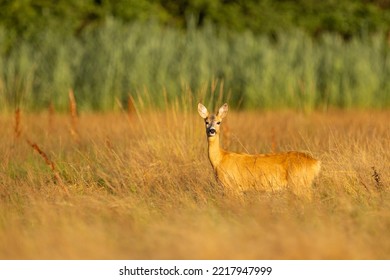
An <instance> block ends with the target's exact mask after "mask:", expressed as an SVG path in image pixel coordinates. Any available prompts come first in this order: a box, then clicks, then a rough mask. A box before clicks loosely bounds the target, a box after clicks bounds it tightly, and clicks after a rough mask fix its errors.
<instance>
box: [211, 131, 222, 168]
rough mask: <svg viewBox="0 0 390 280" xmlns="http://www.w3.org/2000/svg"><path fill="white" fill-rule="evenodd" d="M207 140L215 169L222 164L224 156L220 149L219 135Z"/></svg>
mask: <svg viewBox="0 0 390 280" xmlns="http://www.w3.org/2000/svg"><path fill="white" fill-rule="evenodd" d="M207 140H208V143H209V159H210V162H211V165H212V166H213V168H214V169H215V168H217V166H218V165H219V163H220V162H221V160H222V156H223V151H222V149H221V148H220V147H219V136H218V134H217V135H215V136H214V137H209V138H208V139H207Z"/></svg>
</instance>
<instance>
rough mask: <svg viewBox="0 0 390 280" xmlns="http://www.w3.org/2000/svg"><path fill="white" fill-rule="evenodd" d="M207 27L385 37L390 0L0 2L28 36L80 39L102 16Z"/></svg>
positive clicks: (6, 22) (9, 24)
mask: <svg viewBox="0 0 390 280" xmlns="http://www.w3.org/2000/svg"><path fill="white" fill-rule="evenodd" d="M192 16H194V17H195V18H196V25H197V26H202V25H204V24H205V23H212V24H213V25H214V26H217V27H218V28H225V29H228V30H233V31H244V30H251V31H252V32H254V33H267V34H271V35H272V34H274V33H275V32H280V31H286V30H291V29H296V28H298V29H301V30H304V31H306V32H308V33H310V34H312V35H315V36H317V35H318V34H320V33H323V32H336V33H339V34H342V35H343V36H345V37H351V36H355V35H361V34H362V33H373V32H381V31H384V32H388V31H389V27H390V0H342V1H336V0H322V1H318V0H84V1H78V0H52V1H50V0H13V1H12V0H0V25H2V26H3V27H5V28H6V29H7V30H12V31H13V32H14V33H16V34H19V35H20V34H23V35H24V36H30V35H31V34H33V33H36V32H39V31H40V30H42V29H46V28H47V27H50V28H53V29H55V30H57V31H58V32H62V33H75V34H80V33H81V32H83V31H84V30H86V29H90V28H93V27H96V26H99V25H100V24H101V22H102V21H104V19H106V18H107V17H114V18H115V19H117V20H119V21H122V22H133V21H150V20H154V21H157V22H158V23H161V24H165V25H169V26H171V27H180V28H185V27H186V26H187V23H188V18H189V17H192Z"/></svg>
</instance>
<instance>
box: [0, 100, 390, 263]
mask: <svg viewBox="0 0 390 280" xmlns="http://www.w3.org/2000/svg"><path fill="white" fill-rule="evenodd" d="M180 106H181V104H180V103H177V105H176V107H175V105H172V108H171V109H169V110H167V111H165V112H143V113H140V112H137V114H136V115H133V116H132V117H131V118H129V117H128V115H127V112H125V111H124V112H123V113H122V114H104V115H98V114H95V115H87V114H82V115H81V116H79V118H78V133H79V141H77V142H75V141H73V138H72V135H71V134H70V133H69V131H68V129H67V128H68V125H69V116H65V115H59V114H56V117H55V118H54V119H53V120H52V127H51V128H50V130H49V127H48V120H47V118H49V117H50V116H51V114H50V113H41V114H34V115H28V116H27V115H26V114H24V116H25V117H24V118H23V119H22V125H23V128H24V130H23V132H24V133H25V134H26V135H28V137H29V138H30V139H33V140H34V142H35V143H38V144H39V147H41V149H42V150H44V151H46V153H47V156H48V157H50V159H51V160H52V161H53V162H55V163H56V168H57V170H58V172H59V175H60V176H61V178H62V180H63V183H64V185H65V186H66V188H67V189H68V191H69V195H66V194H65V193H64V192H63V191H62V189H61V188H60V187H59V186H58V183H57V182H56V179H55V178H54V177H53V172H52V171H51V170H50V168H48V166H47V165H46V164H45V163H44V162H43V161H42V159H41V158H40V156H39V155H38V154H37V153H36V152H35V151H34V150H33V149H31V147H30V146H28V145H27V144H26V143H25V142H23V141H18V142H15V141H14V140H13V132H14V127H13V122H12V120H13V116H7V115H1V116H0V127H2V128H3V130H2V133H1V134H0V150H1V151H2V160H1V163H0V258H2V259H133V258H134V259H388V258H390V239H389V238H388V233H389V232H390V200H389V199H390V195H389V186H390V179H389V178H390V171H389V165H388V163H389V162H390V152H389V147H390V124H389V122H388V120H389V119H390V112H388V111H387V112H367V111H366V112H329V113H313V114H310V115H303V114H298V113H295V112H291V111H284V112H229V116H228V119H227V124H226V123H225V124H224V125H228V127H229V133H228V134H226V135H228V136H229V138H230V139H224V145H225V146H226V145H228V147H227V148H229V149H231V150H236V151H248V152H250V153H255V152H267V151H271V150H275V149H276V150H277V151H284V150H292V149H293V150H304V151H309V152H310V153H312V154H313V155H314V156H315V157H317V158H319V159H321V160H322V172H321V174H320V176H319V178H318V180H317V182H316V184H315V186H314V188H315V191H314V194H315V195H314V198H313V201H312V202H301V201H297V200H296V199H295V198H294V197H292V196H290V195H289V194H287V193H281V194H263V193H256V192H253V193H248V194H247V195H246V196H245V197H244V198H243V199H237V198H235V197H230V196H228V195H225V194H224V192H223V190H222V189H221V187H219V186H218V185H217V183H216V182H215V179H214V177H213V176H214V175H213V172H212V170H211V166H210V164H209V162H208V159H207V155H206V146H207V144H206V136H205V132H204V128H203V122H202V121H201V119H200V118H199V116H197V115H196V112H195V109H196V108H195V107H194V108H193V110H192V108H191V106H188V109H187V110H178V109H177V108H179V107H180ZM227 140H228V141H227ZM378 182H380V183H378ZM378 186H380V187H378ZM302 203H304V204H302Z"/></svg>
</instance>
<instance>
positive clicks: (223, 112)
mask: <svg viewBox="0 0 390 280" xmlns="http://www.w3.org/2000/svg"><path fill="white" fill-rule="evenodd" d="M228 110H229V107H228V105H227V103H225V104H223V105H222V106H221V108H219V110H218V117H220V118H221V119H223V118H224V117H226V115H227V112H228Z"/></svg>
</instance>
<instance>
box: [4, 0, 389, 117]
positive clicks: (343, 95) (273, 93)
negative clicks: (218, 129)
mask: <svg viewBox="0 0 390 280" xmlns="http://www.w3.org/2000/svg"><path fill="white" fill-rule="evenodd" d="M389 32H390V1H388V0H377V1H364V0H361V1H357V0H344V1H332V0H325V1H315V0H296V1H292V0H290V1H287V0H262V1H261V0H257V1H255V0H248V1H239V0H186V1H184V0H183V1H174V0H168V1H163V0H158V1H152V0H143V1H138V0H127V1H124V0H119V1H103V0H95V1H76V0H70V1H69V0H68V1H65V0H58V1H47V0H36V1H33V0H23V1H22V0H19V1H17V0H16V1H6V0H0V110H12V109H13V108H15V107H16V106H22V107H25V108H27V109H29V110H39V109H42V108H46V107H47V106H48V105H49V104H50V103H52V104H54V105H55V106H56V108H57V109H58V110H65V108H66V107H67V92H68V90H69V88H73V89H74V91H75V95H76V99H77V101H78V104H79V107H80V108H81V109H85V110H112V109H114V108H118V106H119V107H120V105H121V104H125V102H126V100H127V98H128V96H129V94H131V95H133V96H134V97H136V99H137V98H138V99H137V100H138V101H139V102H141V103H143V104H147V105H146V106H149V105H150V106H157V107H162V106H164V105H165V104H166V103H167V102H173V101H174V100H176V99H177V98H180V97H181V96H182V95H183V94H187V95H188V94H192V95H193V96H194V97H195V98H199V97H200V96H210V91H212V90H211V88H214V87H213V85H214V84H215V85H216V87H215V92H221V93H222V94H223V95H225V96H226V97H227V96H229V98H230V100H231V101H233V102H232V103H234V104H236V106H241V107H242V108H285V107H290V108H297V109H304V110H312V109H318V108H321V109H322V108H325V109H326V108H328V107H340V108H351V107H359V108H386V107H389V105H390V83H389V80H390V79H389V74H390V37H389V34H390V33H389Z"/></svg>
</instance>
